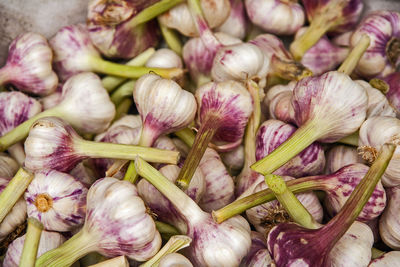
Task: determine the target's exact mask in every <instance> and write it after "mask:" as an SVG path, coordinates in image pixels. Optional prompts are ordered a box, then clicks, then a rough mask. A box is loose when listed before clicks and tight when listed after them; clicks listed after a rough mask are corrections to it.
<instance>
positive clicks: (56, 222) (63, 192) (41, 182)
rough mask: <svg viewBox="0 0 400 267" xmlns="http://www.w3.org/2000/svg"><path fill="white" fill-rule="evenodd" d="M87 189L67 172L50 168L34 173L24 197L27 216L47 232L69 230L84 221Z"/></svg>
mask: <svg viewBox="0 0 400 267" xmlns="http://www.w3.org/2000/svg"><path fill="white" fill-rule="evenodd" d="M87 191H88V190H87V188H86V187H85V186H84V185H83V184H82V183H81V182H78V181H77V180H76V179H75V178H74V177H72V176H71V175H69V174H66V173H62V172H58V171H54V170H49V171H45V172H38V173H35V178H34V179H33V181H32V182H31V184H30V185H29V186H28V188H27V191H26V192H25V196H24V197H25V200H26V203H27V211H28V216H29V217H33V218H35V219H37V220H39V221H40V222H41V223H42V224H43V226H44V229H46V230H48V231H57V232H67V231H71V230H72V229H75V228H78V227H79V226H81V225H82V224H83V222H84V218H85V214H86V195H87Z"/></svg>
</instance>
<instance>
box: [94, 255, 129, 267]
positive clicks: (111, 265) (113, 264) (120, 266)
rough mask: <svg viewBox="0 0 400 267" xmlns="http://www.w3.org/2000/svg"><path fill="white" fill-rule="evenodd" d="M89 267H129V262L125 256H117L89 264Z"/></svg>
mask: <svg viewBox="0 0 400 267" xmlns="http://www.w3.org/2000/svg"><path fill="white" fill-rule="evenodd" d="M89 267H129V262H128V260H127V258H126V257H125V256H119V257H115V258H112V259H109V260H106V261H102V262H99V263H97V264H93V265H89Z"/></svg>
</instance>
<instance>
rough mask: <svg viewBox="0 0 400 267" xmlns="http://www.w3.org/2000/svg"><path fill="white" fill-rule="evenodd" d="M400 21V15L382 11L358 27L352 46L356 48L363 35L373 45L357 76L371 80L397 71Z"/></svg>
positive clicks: (353, 36) (374, 13)
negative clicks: (367, 37)
mask: <svg viewBox="0 0 400 267" xmlns="http://www.w3.org/2000/svg"><path fill="white" fill-rule="evenodd" d="M399 20H400V13H398V12H394V11H383V10H382V11H375V12H373V13H370V14H368V15H367V16H366V17H365V18H364V19H363V21H362V22H361V23H360V24H359V25H358V27H357V28H356V29H355V31H354V33H353V35H352V36H351V40H350V42H351V45H352V46H354V45H355V44H356V43H357V42H358V40H359V39H360V38H361V36H362V35H363V34H367V35H368V36H369V37H370V38H371V44H370V45H369V47H368V49H367V50H366V52H365V53H364V55H363V56H362V57H361V59H360V61H359V63H358V65H357V68H356V72H357V74H359V75H360V76H362V77H365V78H369V79H370V78H374V77H377V76H378V77H385V76H386V75H388V74H390V73H392V72H394V71H396V69H397V67H398V66H399V64H400V61H399V55H400V50H399V45H400V29H399Z"/></svg>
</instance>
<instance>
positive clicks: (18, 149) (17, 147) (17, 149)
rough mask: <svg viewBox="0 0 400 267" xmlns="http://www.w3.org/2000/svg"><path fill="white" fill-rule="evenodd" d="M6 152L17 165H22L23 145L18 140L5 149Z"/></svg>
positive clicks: (23, 157)
mask: <svg viewBox="0 0 400 267" xmlns="http://www.w3.org/2000/svg"><path fill="white" fill-rule="evenodd" d="M7 151H8V153H9V154H10V155H11V156H12V157H13V158H14V159H15V160H16V161H17V162H18V164H19V166H22V164H24V161H25V151H24V145H23V144H22V143H21V142H18V143H16V144H14V145H12V146H10V147H8V149H7Z"/></svg>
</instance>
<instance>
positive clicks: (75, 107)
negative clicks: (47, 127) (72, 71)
mask: <svg viewBox="0 0 400 267" xmlns="http://www.w3.org/2000/svg"><path fill="white" fill-rule="evenodd" d="M114 115H115V107H114V105H113V104H112V102H111V101H110V97H109V96H108V94H107V91H106V90H105V89H104V88H103V86H102V84H101V80H100V78H99V77H98V76H97V75H95V74H93V73H90V72H86V73H81V74H78V75H75V76H73V77H71V78H70V79H68V81H67V82H66V83H65V84H64V86H63V89H62V101H61V102H60V103H59V104H58V105H57V106H55V107H54V108H51V109H48V110H45V111H43V112H41V113H39V114H37V115H36V116H33V117H31V118H30V119H29V120H27V121H25V122H24V123H22V124H20V125H19V126H18V127H16V128H15V129H13V130H12V131H9V132H8V133H7V134H5V135H3V136H2V137H0V150H5V149H7V148H8V147H9V146H11V145H13V144H15V143H16V142H19V141H22V140H23V139H24V138H25V137H26V136H27V135H28V132H29V129H30V128H31V126H32V125H33V124H34V122H35V121H37V120H38V119H40V118H43V117H49V116H56V117H61V118H63V119H64V120H66V121H68V122H69V123H70V124H71V125H72V126H73V127H74V128H75V129H77V130H78V131H80V132H82V133H100V132H102V131H104V130H105V129H107V127H108V126H109V124H110V122H111V121H112V119H113V118H114Z"/></svg>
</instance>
